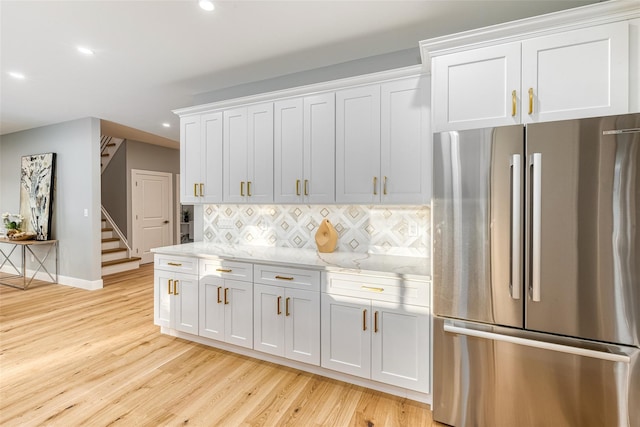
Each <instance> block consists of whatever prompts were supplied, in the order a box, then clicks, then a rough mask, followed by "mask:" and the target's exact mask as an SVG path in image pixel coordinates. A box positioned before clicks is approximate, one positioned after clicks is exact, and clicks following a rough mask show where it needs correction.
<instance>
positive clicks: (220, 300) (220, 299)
mask: <svg viewBox="0 0 640 427" xmlns="http://www.w3.org/2000/svg"><path fill="white" fill-rule="evenodd" d="M220 289H222V286H218V304H220V303H221V302H222V298H220Z"/></svg>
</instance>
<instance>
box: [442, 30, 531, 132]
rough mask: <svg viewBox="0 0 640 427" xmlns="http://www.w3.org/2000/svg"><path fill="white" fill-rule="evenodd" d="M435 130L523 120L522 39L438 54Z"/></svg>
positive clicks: (502, 124)
mask: <svg viewBox="0 0 640 427" xmlns="http://www.w3.org/2000/svg"><path fill="white" fill-rule="evenodd" d="M432 78H433V82H434V84H433V105H432V106H431V107H432V109H433V131H434V132H442V131H449V130H462V129H473V128H483V127H489V126H504V125H511V124H517V123H520V111H519V109H518V108H517V107H518V106H519V101H518V100H519V99H520V97H521V94H520V93H518V91H519V90H520V43H516V42H514V43H507V44H502V45H497V46H490V47H484V48H480V49H473V50H469V51H464V52H458V53H452V54H449V55H443V56H439V57H435V58H434V59H433V62H432Z"/></svg>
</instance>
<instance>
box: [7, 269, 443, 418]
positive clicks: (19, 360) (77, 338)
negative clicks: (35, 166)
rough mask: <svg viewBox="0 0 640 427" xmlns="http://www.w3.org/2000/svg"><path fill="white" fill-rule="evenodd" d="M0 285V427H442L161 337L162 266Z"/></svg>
mask: <svg viewBox="0 0 640 427" xmlns="http://www.w3.org/2000/svg"><path fill="white" fill-rule="evenodd" d="M104 283H105V287H104V288H103V289H101V290H97V291H84V290H80V289H75V288H71V287H67V286H63V285H52V284H44V283H36V284H33V285H32V287H31V288H30V289H28V290H27V291H22V290H19V289H14V288H10V287H6V286H0V425H2V426H4V427H7V426H41V425H46V426H65V427H66V426H178V425H187V424H188V425H192V426H366V427H374V426H376V427H377V426H440V424H438V423H435V422H433V421H432V418H431V411H430V410H429V406H428V405H425V404H421V403H417V402H414V401H411V400H407V399H403V398H400V397H395V396H391V395H388V394H385V393H380V392H377V391H372V390H369V389H366V388H363V387H358V386H354V385H350V384H347V383H343V382H340V381H336V380H332V379H328V378H325V377H322V376H319V375H313V374H309V373H306V372H302V371H298V370H295V369H291V368H286V367H281V366H278V365H275V364H273V363H268V362H264V361H259V360H255V359H252V358H249V357H245V356H240V355H236V354H233V353H229V352H226V351H222V350H218V349H214V348H211V347H207V346H204V345H200V344H195V343H192V342H188V341H185V340H182V339H178V338H173V337H169V336H166V335H162V334H160V332H159V328H158V327H157V326H155V325H154V324H153V264H147V265H145V266H143V267H141V268H140V269H139V270H134V271H128V272H124V273H118V274H114V275H111V276H106V277H105V278H104Z"/></svg>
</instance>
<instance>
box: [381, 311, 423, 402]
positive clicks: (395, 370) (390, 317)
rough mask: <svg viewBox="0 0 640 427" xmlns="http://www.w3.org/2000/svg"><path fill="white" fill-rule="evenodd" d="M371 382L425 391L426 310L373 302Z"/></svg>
mask: <svg viewBox="0 0 640 427" xmlns="http://www.w3.org/2000/svg"><path fill="white" fill-rule="evenodd" d="M372 310H373V331H372V332H373V338H372V343H371V347H372V348H371V359H372V360H371V379H373V380H376V381H380V382H384V383H387V384H392V385H396V386H398V387H404V388H408V389H411V390H416V391H420V392H423V393H428V392H429V381H430V380H429V366H430V361H429V336H430V327H429V319H430V317H429V309H428V308H427V307H418V306H410V305H402V306H400V307H398V305H397V304H392V303H388V302H380V301H374V302H373V303H372Z"/></svg>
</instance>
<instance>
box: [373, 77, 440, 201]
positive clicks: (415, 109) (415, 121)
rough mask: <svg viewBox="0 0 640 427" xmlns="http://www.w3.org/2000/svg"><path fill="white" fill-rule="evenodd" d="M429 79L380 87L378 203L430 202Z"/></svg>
mask: <svg viewBox="0 0 640 427" xmlns="http://www.w3.org/2000/svg"><path fill="white" fill-rule="evenodd" d="M429 83H430V81H429V78H428V77H412V78H409V79H403V80H397V81H394V82H390V83H384V84H382V85H381V123H380V129H381V136H380V144H381V156H380V160H381V165H380V176H379V179H380V181H381V186H382V188H381V201H382V202H383V203H413V204H417V205H421V204H424V203H427V202H428V201H429V200H430V199H431V161H430V160H431V130H430V127H429V122H430V117H429V109H428V105H429V103H430V100H429Z"/></svg>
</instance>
